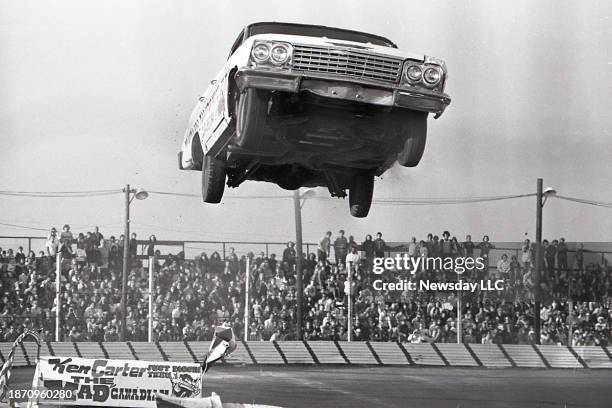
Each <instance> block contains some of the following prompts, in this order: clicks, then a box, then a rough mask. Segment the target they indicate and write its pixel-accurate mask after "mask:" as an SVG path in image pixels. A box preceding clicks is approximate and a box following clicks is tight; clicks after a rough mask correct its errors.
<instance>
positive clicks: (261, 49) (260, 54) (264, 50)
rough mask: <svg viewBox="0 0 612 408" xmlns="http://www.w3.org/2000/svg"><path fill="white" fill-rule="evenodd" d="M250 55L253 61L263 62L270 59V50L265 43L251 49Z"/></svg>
mask: <svg viewBox="0 0 612 408" xmlns="http://www.w3.org/2000/svg"><path fill="white" fill-rule="evenodd" d="M251 55H252V56H253V59H254V60H255V61H257V62H265V61H267V60H268V59H269V58H270V48H269V47H268V44H266V43H259V44H257V45H255V46H254V47H253V51H252V52H251Z"/></svg>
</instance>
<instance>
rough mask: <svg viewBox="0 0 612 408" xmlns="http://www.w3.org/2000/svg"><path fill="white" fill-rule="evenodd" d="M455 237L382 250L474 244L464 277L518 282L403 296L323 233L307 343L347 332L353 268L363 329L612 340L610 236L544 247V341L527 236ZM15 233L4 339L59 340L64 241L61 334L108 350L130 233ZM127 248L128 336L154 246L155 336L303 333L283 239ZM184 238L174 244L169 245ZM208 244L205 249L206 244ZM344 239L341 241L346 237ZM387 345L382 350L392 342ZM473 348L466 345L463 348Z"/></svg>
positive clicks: (308, 286) (308, 283)
mask: <svg viewBox="0 0 612 408" xmlns="http://www.w3.org/2000/svg"><path fill="white" fill-rule="evenodd" d="M441 235H442V234H441ZM448 235H449V237H448V238H449V239H448V240H444V238H443V239H438V237H436V236H433V235H432V236H431V237H429V238H428V239H424V240H423V241H417V240H414V239H413V240H407V242H406V243H395V242H394V243H384V241H383V243H384V251H385V254H386V255H391V254H392V253H394V252H411V251H417V253H419V251H423V250H426V251H428V252H429V253H430V254H434V255H436V254H437V255H448V256H451V257H457V256H462V255H465V254H466V253H467V252H470V251H471V252H472V253H475V254H483V251H486V253H487V258H488V267H487V268H486V270H476V269H474V270H471V271H469V272H467V273H466V274H464V275H463V276H462V277H461V279H464V280H468V281H470V280H471V281H477V280H479V279H482V278H483V277H494V278H501V279H504V280H506V282H507V284H508V288H509V290H506V291H503V292H502V293H499V292H476V293H469V294H463V295H462V297H463V299H462V302H461V306H460V310H459V311H458V309H457V302H456V300H457V293H453V292H431V293H427V292H418V293H416V292H415V293H403V294H401V296H396V297H394V296H392V294H390V293H382V292H377V291H374V290H373V289H372V284H371V283H372V279H373V275H372V273H371V269H370V268H371V260H372V253H371V251H370V250H369V249H368V245H367V244H366V243H365V242H364V243H361V244H357V243H356V242H355V241H352V244H351V243H349V245H348V246H349V247H351V246H355V248H356V250H357V251H356V252H357V254H358V255H359V256H358V258H356V259H358V261H357V262H355V264H356V265H353V264H350V265H349V266H348V268H347V267H346V266H345V265H344V264H343V262H345V259H344V258H343V257H342V256H340V257H338V256H337V255H338V254H335V253H334V252H337V249H338V248H336V249H334V243H333V242H332V243H330V245H329V246H330V250H329V251H330V253H328V254H325V256H321V253H320V251H317V250H316V249H317V247H318V246H319V245H318V244H308V246H307V247H306V253H305V254H304V256H305V259H304V261H303V262H302V265H303V278H304V283H305V284H304V286H305V288H304V305H303V307H304V313H303V322H302V323H303V333H304V334H303V339H304V340H308V341H310V342H312V341H317V340H334V341H345V340H347V337H348V335H347V334H348V333H347V330H348V324H347V313H346V296H345V293H344V282H345V281H346V279H347V270H351V271H352V273H353V277H354V279H355V283H356V287H355V293H354V297H353V310H354V314H353V324H352V339H353V340H358V341H370V342H399V343H403V344H408V343H433V344H436V343H453V342H456V341H457V328H458V327H460V328H461V333H460V338H461V339H462V341H463V342H464V343H466V344H536V343H539V344H542V345H551V344H559V345H568V346H575V347H578V346H589V345H598V346H607V345H608V344H609V342H610V340H611V339H612V334H611V329H610V322H611V321H612V302H611V299H612V297H611V295H612V268H611V267H610V266H609V265H608V262H607V260H606V252H605V251H603V250H602V249H601V247H595V246H593V248H591V247H589V246H588V244H587V245H586V246H580V245H574V244H569V243H565V242H563V241H561V240H559V241H556V240H555V241H553V242H551V244H550V245H549V246H546V244H545V247H546V249H545V250H544V256H545V259H544V265H545V268H544V269H545V270H544V272H543V275H542V281H541V284H542V288H541V293H542V295H543V307H542V310H541V323H542V326H541V336H540V339H536V338H535V330H534V327H533V322H534V305H533V302H532V301H533V291H534V287H533V279H532V275H531V274H532V269H533V263H534V262H533V251H532V246H531V244H530V243H529V242H523V243H487V245H483V243H482V242H474V243H469V242H468V241H463V242H459V240H456V239H452V238H451V237H450V234H448ZM19 240H21V241H19ZM17 241H19V244H20V246H24V244H23V243H22V242H25V243H26V245H25V246H26V247H27V248H28V250H24V249H22V250H19V249H18V248H14V247H10V248H9V247H6V244H4V247H3V248H2V250H0V269H1V276H0V285H1V288H2V296H3V302H2V303H1V304H0V341H7V342H8V341H12V340H14V339H15V338H16V337H17V336H18V335H19V334H20V333H21V332H22V331H23V330H24V329H25V328H38V327H42V328H43V329H44V332H43V337H44V340H47V341H51V340H52V339H53V338H54V337H55V336H54V334H55V332H56V330H57V329H58V328H56V327H55V318H54V317H55V308H54V302H55V298H56V289H55V278H56V277H55V265H54V263H55V257H54V255H55V252H58V251H59V252H61V253H62V256H63V261H62V266H61V270H62V275H61V293H60V299H61V307H62V310H61V323H60V327H59V330H60V332H61V333H62V339H63V340H64V341H70V342H87V341H93V342H101V343H103V344H105V345H108V346H107V347H110V348H112V347H113V346H112V342H115V341H117V340H118V339H119V335H118V333H119V332H120V325H121V314H120V310H121V309H120V300H121V265H122V261H123V259H122V256H123V249H122V246H123V245H124V242H125V241H124V240H123V237H120V238H119V239H115V238H114V237H109V238H108V239H107V238H105V237H104V236H103V235H102V233H100V232H99V231H93V232H88V233H84V234H78V235H77V237H76V238H75V237H73V236H72V234H70V237H69V238H68V235H67V234H63V235H62V234H60V233H57V231H56V234H55V235H53V234H52V233H51V234H50V235H49V236H48V237H47V238H42V239H40V238H37V237H22V238H4V239H3V240H2V241H1V242H2V243H4V242H9V243H10V244H12V245H14V244H15V242H17ZM128 245H130V261H129V263H130V272H129V276H128V294H127V305H128V309H127V310H128V312H127V323H128V328H127V338H126V340H128V341H131V342H136V344H137V342H141V341H146V340H147V334H148V330H147V328H148V320H149V312H148V268H147V266H148V265H147V262H148V258H147V256H148V255H153V254H155V255H156V257H157V258H156V262H155V266H154V270H155V273H154V307H153V316H152V319H153V339H152V340H153V341H158V342H184V341H186V342H192V341H194V342H195V341H209V340H211V339H212V333H213V328H214V326H215V325H220V324H228V325H231V326H232V327H233V328H234V331H235V333H236V335H237V336H238V337H239V338H244V332H245V330H246V331H247V338H248V340H249V341H268V340H275V341H290V340H297V333H296V332H297V331H296V323H297V322H296V311H295V309H296V289H295V282H296V272H295V252H294V251H293V252H292V251H291V250H287V248H288V246H283V245H282V244H280V243H246V242H242V243H221V242H219V243H216V242H205V241H199V242H197V241H193V242H180V241H156V242H155V244H151V243H150V242H149V241H137V240H131V241H130V242H129V244H128ZM177 245H178V248H177ZM39 247H42V248H43V250H42V251H40V252H38V254H36V253H35V252H34V250H33V249H34V248H39ZM549 247H552V248H549ZM177 249H178V251H177V252H178V253H174V254H170V253H169V252H168V251H169V250H175V251H176V250H177ZM202 249H208V252H207V251H204V250H202ZM319 249H320V248H319ZM201 250H202V251H201ZM341 250H345V248H344V246H342V248H341ZM162 251H163V252H162ZM317 252H319V253H318V254H317ZM186 253H187V255H186ZM502 254H506V255H508V260H507V263H506V264H501V263H500V262H501V256H502ZM345 256H346V254H345ZM247 258H248V259H249V263H248V264H249V265H250V270H249V273H250V277H251V279H250V282H251V287H250V293H251V295H250V296H251V297H250V299H252V300H251V302H250V304H249V307H248V310H249V313H250V322H251V324H250V327H248V328H245V327H243V322H244V319H243V316H244V298H245V296H244V293H245V277H246V272H247V271H246V267H247V262H246V260H247ZM387 272H388V273H387ZM387 272H385V273H384V274H383V276H385V277H386V278H387V279H389V280H392V279H398V280H399V279H404V278H406V279H413V280H415V279H416V280H418V279H439V280H452V279H457V276H456V275H455V274H453V273H450V274H449V272H448V271H446V272H445V271H432V270H426V271H422V272H419V273H417V274H416V275H414V276H403V275H401V274H398V273H392V272H395V271H387ZM458 312H459V313H458ZM458 319H460V323H461V324H460V325H458V324H457V323H459V322H458ZM138 347H140V346H138ZM143 347H144V346H143ZM351 347H353V346H351ZM354 347H359V346H357V345H356V346H354ZM377 349H378V348H377V347H374V350H377ZM300 350H301V349H300ZM349 350H352V348H349ZM381 350H382V349H381ZM543 350H546V349H543ZM273 351H274V350H273ZM298 351H299V350H298ZM298 351H296V353H297V352H298ZM82 352H83V353H85V354H91V353H94V354H95V353H98V349H97V348H96V349H95V350H94V349H91V350H90V349H89V348H88V347H83V348H82ZM357 352H358V351H356V353H357ZM133 353H137V354H139V355H140V354H143V353H144V354H143V355H146V356H151V357H153V356H154V355H155V356H157V354H155V353H159V351H158V350H157V349H155V348H154V349H151V350H149V349H146V350H145V349H142V350H140V349H139V350H129V349H126V350H124V354H126V355H130V354H133ZM151 353H153V354H151ZM300 353H301V354H300ZM300 353H297V354H296V356H297V357H295V358H297V359H298V360H300V359H304V358H305V359H308V358H309V357H308V354H307V353H306V351H305V350H301V351H300ZM466 353H467V352H466ZM183 354H184V353H183ZM381 355H382V356H383V358H384V356H385V354H384V352H382V353H381ZM157 357H158V356H157ZM188 357H189V356H187V355H182V356H181V358H188ZM468 357H469V356H468V355H467V354H466V355H465V356H463V357H461V358H468ZM300 361H301V360H300Z"/></svg>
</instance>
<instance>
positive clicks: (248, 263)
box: [244, 256, 251, 341]
mask: <svg viewBox="0 0 612 408" xmlns="http://www.w3.org/2000/svg"><path fill="white" fill-rule="evenodd" d="M250 276H251V260H250V259H249V257H248V256H247V258H246V289H245V291H244V341H248V340H249V315H250V307H249V287H250V286H251V278H250Z"/></svg>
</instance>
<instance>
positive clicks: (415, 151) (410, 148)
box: [397, 112, 427, 167]
mask: <svg viewBox="0 0 612 408" xmlns="http://www.w3.org/2000/svg"><path fill="white" fill-rule="evenodd" d="M403 131H404V132H405V133H407V134H408V138H407V139H406V141H405V142H404V147H403V148H402V151H401V152H400V153H399V154H398V155H397V162H398V163H399V164H400V165H401V166H404V167H416V166H417V165H418V164H419V162H420V161H421V158H422V157H423V152H424V151H425V142H426V141H427V113H426V112H414V113H413V114H412V115H410V117H409V118H408V119H407V120H406V122H405V124H404V129H403Z"/></svg>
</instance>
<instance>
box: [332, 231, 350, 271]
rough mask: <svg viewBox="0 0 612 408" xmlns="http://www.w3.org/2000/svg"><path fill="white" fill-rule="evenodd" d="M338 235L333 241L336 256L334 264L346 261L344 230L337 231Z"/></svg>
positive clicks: (346, 243)
mask: <svg viewBox="0 0 612 408" xmlns="http://www.w3.org/2000/svg"><path fill="white" fill-rule="evenodd" d="M338 234H339V236H338V237H337V238H336V240H335V241H334V254H335V256H336V265H340V264H343V263H345V262H346V255H347V251H348V241H347V240H346V237H345V236H344V230H340V231H338Z"/></svg>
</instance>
